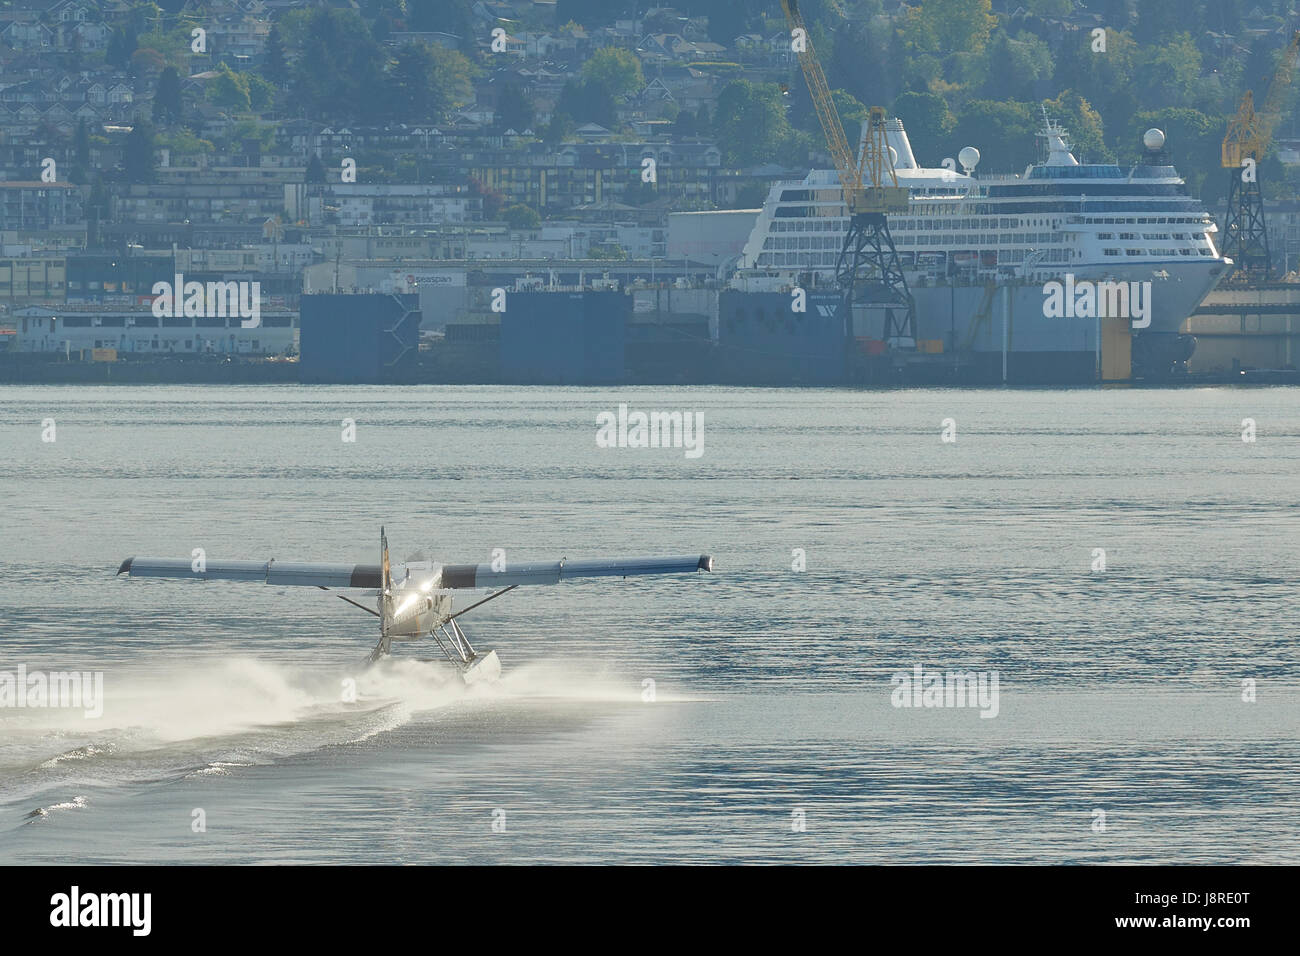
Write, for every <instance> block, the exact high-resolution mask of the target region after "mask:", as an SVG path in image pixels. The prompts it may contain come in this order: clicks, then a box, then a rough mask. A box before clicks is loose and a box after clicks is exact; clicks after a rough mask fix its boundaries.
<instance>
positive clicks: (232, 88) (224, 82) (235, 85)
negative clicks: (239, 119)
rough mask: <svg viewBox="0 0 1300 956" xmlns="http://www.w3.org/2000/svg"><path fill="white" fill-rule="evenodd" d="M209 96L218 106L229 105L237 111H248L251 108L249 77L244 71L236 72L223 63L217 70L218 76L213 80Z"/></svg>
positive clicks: (208, 92)
mask: <svg viewBox="0 0 1300 956" xmlns="http://www.w3.org/2000/svg"><path fill="white" fill-rule="evenodd" d="M207 97H208V99H209V100H210V101H211V102H213V103H215V104H216V105H217V106H228V107H230V108H231V109H234V110H236V111H239V112H245V113H246V112H248V110H249V109H250V103H249V99H248V77H247V76H245V75H244V74H242V73H236V72H235V71H234V70H232V69H231V68H230V67H228V66H227V65H226V64H224V63H222V64H221V66H220V67H219V68H218V70H217V76H216V78H215V79H213V80H212V83H211V85H210V86H209V87H208V89H207Z"/></svg>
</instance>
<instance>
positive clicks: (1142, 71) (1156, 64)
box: [1137, 33, 1201, 104]
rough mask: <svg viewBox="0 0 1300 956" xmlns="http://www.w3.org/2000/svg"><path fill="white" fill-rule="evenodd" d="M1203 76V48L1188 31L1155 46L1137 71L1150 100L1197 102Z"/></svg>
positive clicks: (1139, 81) (1146, 96)
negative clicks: (1201, 48) (1198, 89)
mask: <svg viewBox="0 0 1300 956" xmlns="http://www.w3.org/2000/svg"><path fill="white" fill-rule="evenodd" d="M1200 78H1201V51H1200V50H1199V49H1197V47H1196V43H1195V41H1194V40H1192V37H1191V34H1188V33H1179V34H1176V35H1174V36H1173V37H1170V38H1168V39H1167V40H1165V41H1164V42H1163V43H1162V44H1161V45H1160V46H1159V47H1156V48H1155V49H1153V50H1151V51H1150V52H1149V53H1148V55H1147V57H1146V62H1144V63H1143V64H1142V65H1141V66H1140V67H1139V68H1138V71H1137V80H1138V84H1139V89H1141V90H1142V91H1143V92H1144V95H1145V98H1146V99H1147V102H1156V103H1179V104H1182V103H1190V102H1194V101H1195V96H1196V86H1197V85H1198V84H1199V83H1200Z"/></svg>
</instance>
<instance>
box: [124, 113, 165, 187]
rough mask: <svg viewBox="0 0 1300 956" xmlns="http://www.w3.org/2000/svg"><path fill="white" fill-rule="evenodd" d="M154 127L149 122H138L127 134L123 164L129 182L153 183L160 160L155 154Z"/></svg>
mask: <svg viewBox="0 0 1300 956" xmlns="http://www.w3.org/2000/svg"><path fill="white" fill-rule="evenodd" d="M154 140H155V136H154V129H153V126H151V125H150V124H149V123H143V122H141V123H136V124H135V126H133V127H132V128H131V132H130V133H128V134H127V136H126V145H125V147H124V148H123V150H122V166H123V171H124V173H125V175H126V181H127V182H128V183H151V182H153V180H154V170H155V169H157V166H158V160H157V158H156V157H155V156H154V145H155V143H154Z"/></svg>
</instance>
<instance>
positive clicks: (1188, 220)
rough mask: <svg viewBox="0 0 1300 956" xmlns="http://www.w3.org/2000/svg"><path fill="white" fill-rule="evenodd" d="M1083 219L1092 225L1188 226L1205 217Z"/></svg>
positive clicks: (1203, 220)
mask: <svg viewBox="0 0 1300 956" xmlns="http://www.w3.org/2000/svg"><path fill="white" fill-rule="evenodd" d="M1071 221H1075V222H1077V220H1071ZM1083 221H1084V222H1086V223H1088V224H1090V225H1093V226H1124V225H1129V226H1165V225H1175V226H1176V225H1178V224H1179V223H1185V224H1186V225H1189V226H1190V225H1195V224H1197V223H1203V222H1205V217H1204V216H1160V217H1158V218H1157V217H1154V216H1153V217H1151V218H1149V219H1148V218H1138V219H1123V218H1115V217H1112V216H1107V217H1105V218H1103V217H1101V216H1084V217H1083Z"/></svg>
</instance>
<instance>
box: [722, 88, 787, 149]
mask: <svg viewBox="0 0 1300 956" xmlns="http://www.w3.org/2000/svg"><path fill="white" fill-rule="evenodd" d="M781 99H782V97H781V90H780V88H779V87H778V86H776V85H775V84H772V83H764V84H756V83H751V82H749V81H748V80H733V81H732V82H730V83H728V84H727V85H726V86H724V87H723V88H722V92H720V93H719V94H718V101H717V109H716V115H717V121H716V123H715V127H714V128H715V131H716V133H717V136H718V146H719V148H720V149H721V150H722V157H723V162H724V163H726V164H727V165H729V166H752V165H755V164H757V163H762V162H768V161H770V160H771V159H772V157H773V155H774V154H775V153H776V152H777V151H778V150H779V149H780V148H781V146H782V144H783V143H784V142H785V141H786V140H788V139H789V138H790V137H791V135H792V133H793V131H792V130H791V129H790V121H789V120H788V119H787V118H786V115H785V108H784V107H783V105H782V102H781Z"/></svg>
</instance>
